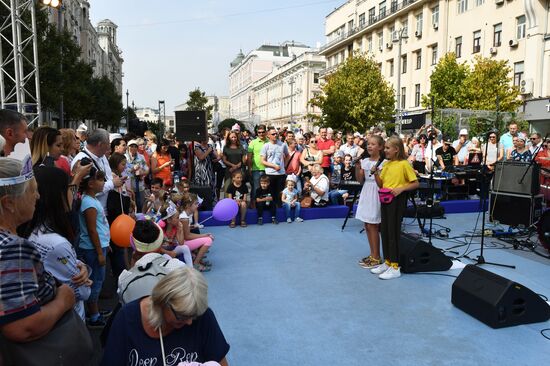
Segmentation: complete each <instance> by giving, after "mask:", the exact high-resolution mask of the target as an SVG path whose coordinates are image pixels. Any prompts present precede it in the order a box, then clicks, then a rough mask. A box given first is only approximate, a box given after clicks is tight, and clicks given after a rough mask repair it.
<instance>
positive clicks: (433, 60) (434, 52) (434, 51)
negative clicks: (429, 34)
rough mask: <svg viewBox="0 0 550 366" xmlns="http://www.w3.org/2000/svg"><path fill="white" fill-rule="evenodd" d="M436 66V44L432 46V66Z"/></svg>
mask: <svg viewBox="0 0 550 366" xmlns="http://www.w3.org/2000/svg"><path fill="white" fill-rule="evenodd" d="M435 64H437V44H434V45H433V46H432V65H435Z"/></svg>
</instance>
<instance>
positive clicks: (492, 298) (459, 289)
mask: <svg viewBox="0 0 550 366" xmlns="http://www.w3.org/2000/svg"><path fill="white" fill-rule="evenodd" d="M451 302H452V303H453V305H454V306H456V307H457V308H459V309H460V310H462V311H464V312H465V313H467V314H470V315H471V316H473V317H474V318H476V319H477V320H479V321H481V322H483V323H485V324H487V325H488V326H490V327H492V328H504V327H511V326H514V325H519V324H529V323H538V322H544V321H547V320H548V319H550V305H548V304H547V303H546V302H545V301H544V300H543V299H542V298H541V297H540V296H539V295H537V294H536V293H534V292H533V291H531V290H530V289H528V288H527V287H524V286H523V285H520V284H519V283H517V282H514V281H510V280H508V279H506V278H504V277H501V276H499V275H496V274H494V273H491V272H489V271H486V270H484V269H482V268H479V267H478V266H474V265H471V264H469V265H467V266H466V267H465V268H464V269H463V270H462V272H461V273H460V275H459V276H458V278H457V279H456V280H455V282H454V283H453V290H452V295H451Z"/></svg>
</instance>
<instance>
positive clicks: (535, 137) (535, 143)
mask: <svg viewBox="0 0 550 366" xmlns="http://www.w3.org/2000/svg"><path fill="white" fill-rule="evenodd" d="M541 149H542V136H541V134H540V133H538V132H533V133H532V134H531V136H530V137H529V151H531V155H533V156H535V153H536V152H538V151H539V150H541Z"/></svg>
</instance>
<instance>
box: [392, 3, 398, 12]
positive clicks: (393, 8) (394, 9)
mask: <svg viewBox="0 0 550 366" xmlns="http://www.w3.org/2000/svg"><path fill="white" fill-rule="evenodd" d="M396 11H397V0H391V12H392V13H395V12H396Z"/></svg>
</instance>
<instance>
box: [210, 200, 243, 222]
mask: <svg viewBox="0 0 550 366" xmlns="http://www.w3.org/2000/svg"><path fill="white" fill-rule="evenodd" d="M237 212H239V205H237V202H235V201H234V200H232V199H231V198H224V199H223V200H221V201H219V202H218V203H217V204H216V206H215V207H214V210H213V211H212V216H213V217H214V218H215V219H216V220H218V221H229V220H231V219H232V218H234V217H235V215H237Z"/></svg>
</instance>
